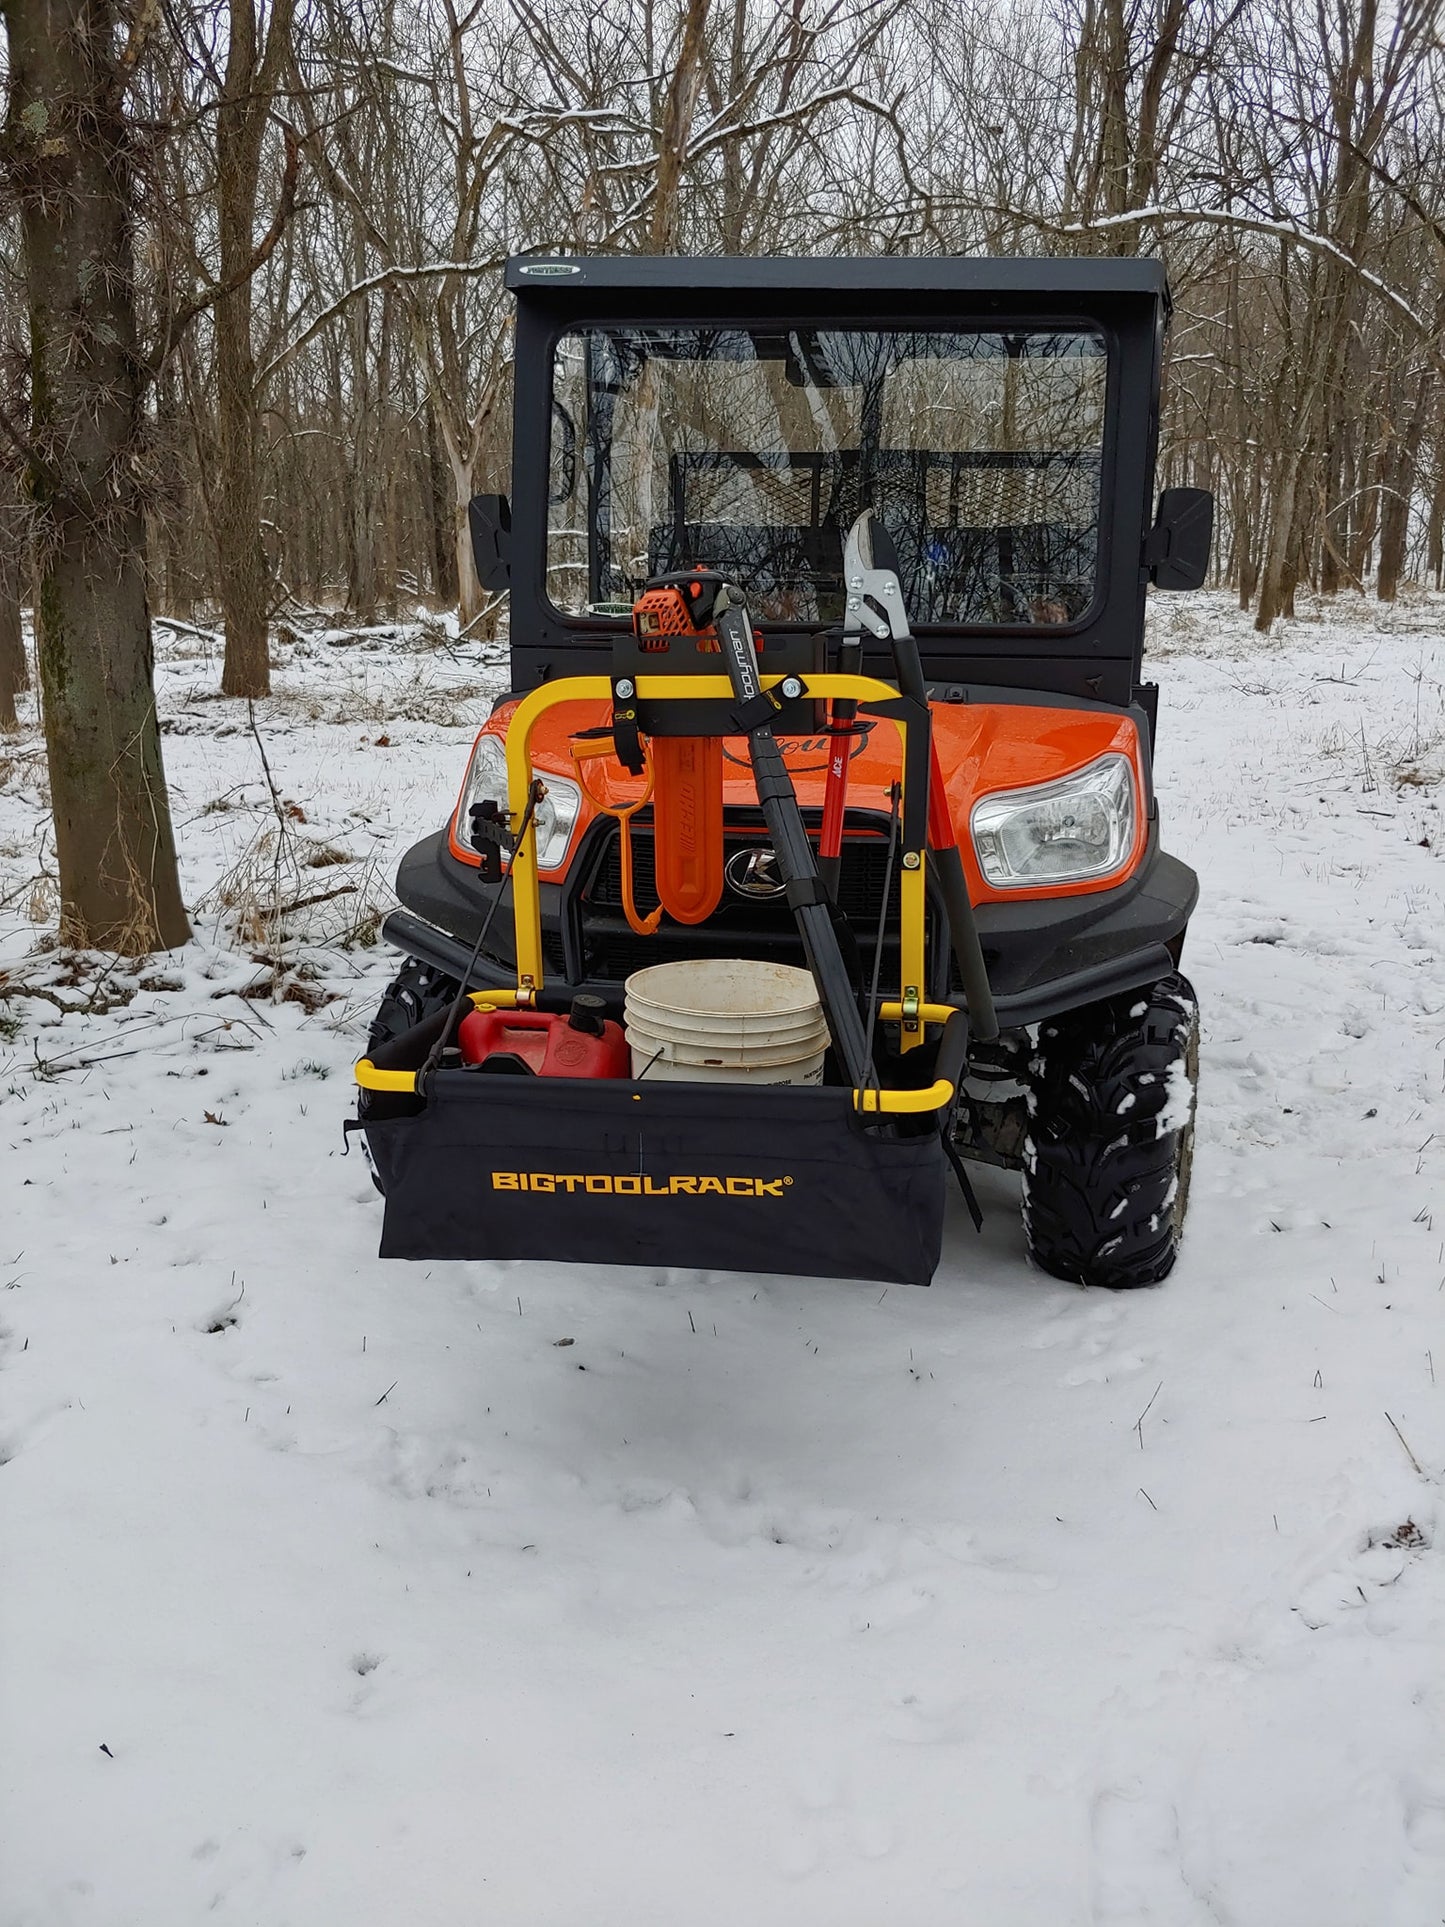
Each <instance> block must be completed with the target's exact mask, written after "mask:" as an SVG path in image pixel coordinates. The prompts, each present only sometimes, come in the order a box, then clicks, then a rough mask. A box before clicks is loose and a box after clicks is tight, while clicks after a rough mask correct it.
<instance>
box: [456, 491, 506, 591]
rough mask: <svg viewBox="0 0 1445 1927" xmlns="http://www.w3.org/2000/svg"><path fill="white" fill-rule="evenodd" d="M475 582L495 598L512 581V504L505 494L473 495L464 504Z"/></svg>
mask: <svg viewBox="0 0 1445 1927" xmlns="http://www.w3.org/2000/svg"><path fill="white" fill-rule="evenodd" d="M467 520H468V522H469V523H470V525H471V531H472V554H473V556H475V558H476V563H477V579H478V581H479V582H480V583H481V585H482V587H483V588H484V589H486V590H487V591H489V593H491V594H493V595H495V594H498V593H500V591H501V590H503V589H506V588H510V586H511V581H512V505H511V503H510V502H509V501H508V500H507V498H506V496H505V495H474V496H473V497H472V499H471V501H470V502H469V503H468V504H467Z"/></svg>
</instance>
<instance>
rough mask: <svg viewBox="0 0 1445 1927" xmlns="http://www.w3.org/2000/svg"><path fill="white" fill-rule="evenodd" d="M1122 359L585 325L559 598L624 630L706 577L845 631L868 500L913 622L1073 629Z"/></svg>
mask: <svg viewBox="0 0 1445 1927" xmlns="http://www.w3.org/2000/svg"><path fill="white" fill-rule="evenodd" d="M1106 368H1107V360H1106V356H1105V348H1104V342H1103V338H1102V337H1101V336H1100V335H1098V334H1096V333H1093V332H1091V331H1087V330H1070V331H1051V330H1045V329H1037V330H1028V329H1024V330H1008V331H1001V332H995V333H991V332H977V333H975V332H968V333H962V332H959V333H947V332H944V333H940V332H929V333H921V332H908V331H902V330H880V329H863V328H809V329H806V330H795V331H793V332H791V333H787V334H780V333H772V334H769V333H765V332H763V331H761V330H750V329H742V328H695V327H684V328H643V327H629V328H584V329H578V330H576V331H574V332H571V333H569V334H565V335H563V336H562V337H561V339H560V340H559V342H558V344H557V349H556V359H555V365H554V369H553V403H552V436H551V464H550V484H549V497H550V506H549V509H548V538H547V589H548V594H549V596H550V598H551V600H552V602H553V603H554V605H555V606H556V607H557V608H558V609H559V610H561V611H562V612H563V613H564V614H566V615H573V616H582V615H587V614H601V613H608V614H619V615H621V614H626V613H628V611H629V610H630V609H631V606H632V602H633V600H634V598H635V596H636V595H637V593H638V592H639V590H640V589H641V586H642V584H643V583H644V582H645V581H646V579H647V578H648V576H650V575H659V574H663V573H665V572H668V571H672V570H680V569H687V568H694V567H707V568H713V569H717V570H720V571H721V572H722V573H723V574H725V575H727V576H729V577H731V578H732V579H733V580H734V581H736V582H737V583H738V584H739V585H740V586H741V587H742V588H743V590H744V591H745V592H746V594H747V596H748V600H749V606H750V608H751V609H752V611H753V614H754V615H755V616H756V617H758V618H759V619H760V620H764V621H772V622H807V623H816V622H835V621H837V620H839V619H840V618H841V615H842V612H843V603H842V560H843V540H844V537H845V536H846V535H847V532H848V530H849V528H850V527H851V525H852V523H853V521H854V519H855V518H856V517H857V516H858V515H859V514H860V513H861V511H862V510H863V509H864V508H865V507H872V508H873V509H875V510H876V511H877V512H878V513H879V514H880V515H881V516H882V519H883V521H884V523H885V525H886V527H887V529H888V531H889V533H890V534H891V535H892V537H893V540H894V542H895V544H896V546H897V549H898V555H899V561H900V564H901V566H902V572H903V592H904V596H905V598H906V602H907V607H908V611H909V614H910V616H911V618H912V620H913V621H914V622H915V623H962V624H971V625H978V626H985V625H998V624H1003V625H1008V626H1012V625H1021V626H1027V627H1035V626H1038V625H1044V626H1049V625H1057V624H1060V623H1069V622H1073V621H1075V620H1076V619H1077V618H1078V617H1080V616H1081V615H1083V613H1084V612H1085V610H1086V609H1087V608H1088V606H1089V604H1090V603H1091V602H1092V600H1093V595H1094V577H1095V570H1096V566H1097V559H1098V542H1099V481H1100V461H1101V452H1102V446H1103V432H1104V387H1105V373H1106Z"/></svg>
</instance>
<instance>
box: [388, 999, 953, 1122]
mask: <svg viewBox="0 0 1445 1927" xmlns="http://www.w3.org/2000/svg"><path fill="white" fill-rule="evenodd" d="M498 1008H501V1006H498ZM354 1075H355V1077H356V1081H357V1083H358V1084H359V1085H360V1086H361V1088H362V1090H364V1091H393V1092H401V1093H403V1094H406V1093H411V1094H415V1091H416V1076H417V1074H416V1072H415V1071H384V1070H379V1069H378V1068H377V1066H376V1065H375V1064H373V1063H372V1061H371V1059H370V1058H369V1057H363V1058H362V1059H361V1061H360V1062H359V1063H358V1064H357V1066H356V1069H355V1073H354ZM952 1097H953V1086H952V1084H950V1083H949V1081H948V1079H947V1078H946V1077H941V1078H939V1080H938V1082H937V1083H936V1084H929V1085H928V1086H927V1087H926V1088H925V1089H923V1090H921V1091H872V1090H869V1091H856V1090H855V1091H854V1093H853V1108H854V1109H855V1110H858V1111H882V1112H884V1113H885V1114H893V1113H895V1112H902V1111H937V1110H941V1109H942V1107H943V1106H944V1105H945V1104H947V1103H949V1102H950V1100H951V1099H952Z"/></svg>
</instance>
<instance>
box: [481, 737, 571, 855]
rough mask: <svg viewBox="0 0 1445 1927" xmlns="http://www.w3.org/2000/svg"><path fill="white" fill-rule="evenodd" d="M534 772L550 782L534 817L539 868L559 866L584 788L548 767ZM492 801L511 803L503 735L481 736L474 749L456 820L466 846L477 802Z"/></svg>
mask: <svg viewBox="0 0 1445 1927" xmlns="http://www.w3.org/2000/svg"><path fill="white" fill-rule="evenodd" d="M532 774H533V775H534V776H538V777H540V778H541V780H542V782H544V783H545V784H546V786H547V794H546V795H545V796H544V797H543V798H542V800H541V802H540V803H539V804H538V805H537V809H536V814H535V815H534V817H533V819H532V820H533V824H534V826H535V829H536V835H537V868H538V869H539V870H555V869H556V867H557V865H558V864H559V863H560V862H561V861H562V859H563V857H565V856H566V854H567V845H568V844H569V843H570V842H571V840H572V831H573V828H574V827H575V825H576V822H577V813H578V811H579V810H580V809H581V807H582V792H581V790H579V789H578V787H577V785H576V784H575V783H569V782H568V781H567V778H566V777H565V776H552V775H550V774H549V773H548V772H547V771H545V770H533V772H532ZM488 801H490V802H493V803H496V804H498V805H499V806H500V807H501V808H502V809H505V808H506V807H507V749H506V745H505V743H504V742H503V741H502V739H501V737H500V736H479V737H478V738H477V745H476V748H475V749H474V750H473V751H472V760H471V763H470V765H469V766H468V769H467V780H466V782H465V783H463V785H462V800H461V802H460V803H458V805H457V814H456V823H455V833H456V839H457V842H458V843H460V844H461V845H462V847H463V849H467V850H469V849H471V847H472V806H473V804H476V803H486V802H488Z"/></svg>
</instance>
